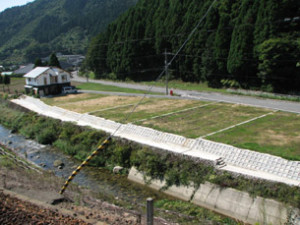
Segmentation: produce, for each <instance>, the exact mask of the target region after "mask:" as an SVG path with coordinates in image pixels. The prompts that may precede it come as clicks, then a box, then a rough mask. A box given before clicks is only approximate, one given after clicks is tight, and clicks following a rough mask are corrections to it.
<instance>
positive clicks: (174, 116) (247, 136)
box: [43, 94, 300, 160]
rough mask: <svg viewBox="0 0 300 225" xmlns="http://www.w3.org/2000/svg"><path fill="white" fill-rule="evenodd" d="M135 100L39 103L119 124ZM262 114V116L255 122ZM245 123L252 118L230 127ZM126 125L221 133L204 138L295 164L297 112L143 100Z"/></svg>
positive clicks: (81, 98)
mask: <svg viewBox="0 0 300 225" xmlns="http://www.w3.org/2000/svg"><path fill="white" fill-rule="evenodd" d="M140 99H141V97H126V96H105V95H100V94H76V95H68V96H60V97H56V98H44V99H43V100H44V101H45V102H46V103H47V104H50V105H56V106H59V107H62V108H65V109H68V110H72V111H76V112H79V113H89V114H92V115H95V116H99V117H102V118H106V119H110V120H114V121H117V122H123V119H124V116H125V115H127V114H128V113H130V112H131V111H132V109H133V107H134V106H135V104H136V103H137V102H139V101H140ZM269 113H271V114H269ZM262 115H266V116H265V117H263V118H258V119H255V118H257V117H260V116H262ZM251 119H254V120H253V121H251V122H246V123H245V124H242V125H238V126H236V127H233V128H230V127H231V126H234V125H237V124H240V123H243V122H245V121H248V120H251ZM126 122H130V123H134V124H137V125H141V126H147V127H151V128H154V129H157V130H161V131H165V132H170V133H174V134H179V135H182V136H185V137H189V138H198V137H202V136H205V135H207V134H211V133H213V132H218V131H220V130H223V129H225V130H224V131H222V132H220V133H216V134H213V135H209V136H208V137H206V138H207V139H209V140H213V141H218V142H222V143H227V144H230V145H234V146H237V147H241V148H247V149H252V150H255V151H260V152H267V153H270V154H274V155H278V156H282V157H284V158H288V159H295V160H300V129H299V127H300V115H298V114H292V113H284V112H272V111H271V110H268V109H263V108H255V107H250V106H244V105H238V104H227V103H217V102H203V101H196V100H178V99H157V98H145V99H144V101H143V102H142V103H141V104H140V105H139V106H138V107H137V109H136V110H135V111H134V112H133V113H132V114H131V116H130V117H129V119H128V121H126ZM226 128H230V129H228V130H226Z"/></svg>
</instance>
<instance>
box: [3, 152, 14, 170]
mask: <svg viewBox="0 0 300 225" xmlns="http://www.w3.org/2000/svg"><path fill="white" fill-rule="evenodd" d="M0 166H1V167H6V168H9V169H13V168H15V167H16V163H15V162H14V161H13V160H12V159H11V158H9V157H8V156H5V155H0Z"/></svg>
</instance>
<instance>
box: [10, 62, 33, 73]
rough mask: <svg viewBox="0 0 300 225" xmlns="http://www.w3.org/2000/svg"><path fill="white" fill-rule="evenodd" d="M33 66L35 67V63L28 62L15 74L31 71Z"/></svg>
mask: <svg viewBox="0 0 300 225" xmlns="http://www.w3.org/2000/svg"><path fill="white" fill-rule="evenodd" d="M33 68H34V64H28V65H26V66H22V67H20V68H19V69H17V70H15V71H14V74H20V75H23V74H26V73H29V72H30V71H31V70H32V69H33Z"/></svg>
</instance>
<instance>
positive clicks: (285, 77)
mask: <svg viewBox="0 0 300 225" xmlns="http://www.w3.org/2000/svg"><path fill="white" fill-rule="evenodd" d="M299 50H300V49H299V45H298V44H297V42H296V41H293V40H287V39H284V38H276V39H269V40H266V41H264V42H263V43H262V44H261V45H260V46H259V47H258V54H259V65H258V76H259V78H260V79H261V81H262V85H263V88H265V89H268V90H269V91H274V92H284V93H289V92H299V90H300V67H298V66H297V63H298V62H299V59H300V51H299Z"/></svg>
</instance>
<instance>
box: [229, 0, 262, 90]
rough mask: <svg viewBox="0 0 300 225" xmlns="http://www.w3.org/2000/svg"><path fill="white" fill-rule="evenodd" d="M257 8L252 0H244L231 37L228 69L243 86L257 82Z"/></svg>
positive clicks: (246, 86)
mask: <svg viewBox="0 0 300 225" xmlns="http://www.w3.org/2000/svg"><path fill="white" fill-rule="evenodd" d="M255 12H256V9H255V7H254V5H253V1H251V0H243V1H242V3H241V9H240V11H239V15H238V17H237V18H236V22H235V27H234V30H233V33H232V37H231V43H230V50H229V55H228V61H227V70H228V72H229V73H230V74H231V75H232V77H233V80H235V81H237V82H238V83H239V84H240V85H241V86H242V87H243V88H249V87H250V86H252V84H254V83H256V82H257V79H255V77H254V76H255V73H256V70H255V65H254V62H255V61H254V58H253V54H252V52H253V29H254V22H255V19H254V18H255V17H254V15H255Z"/></svg>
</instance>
